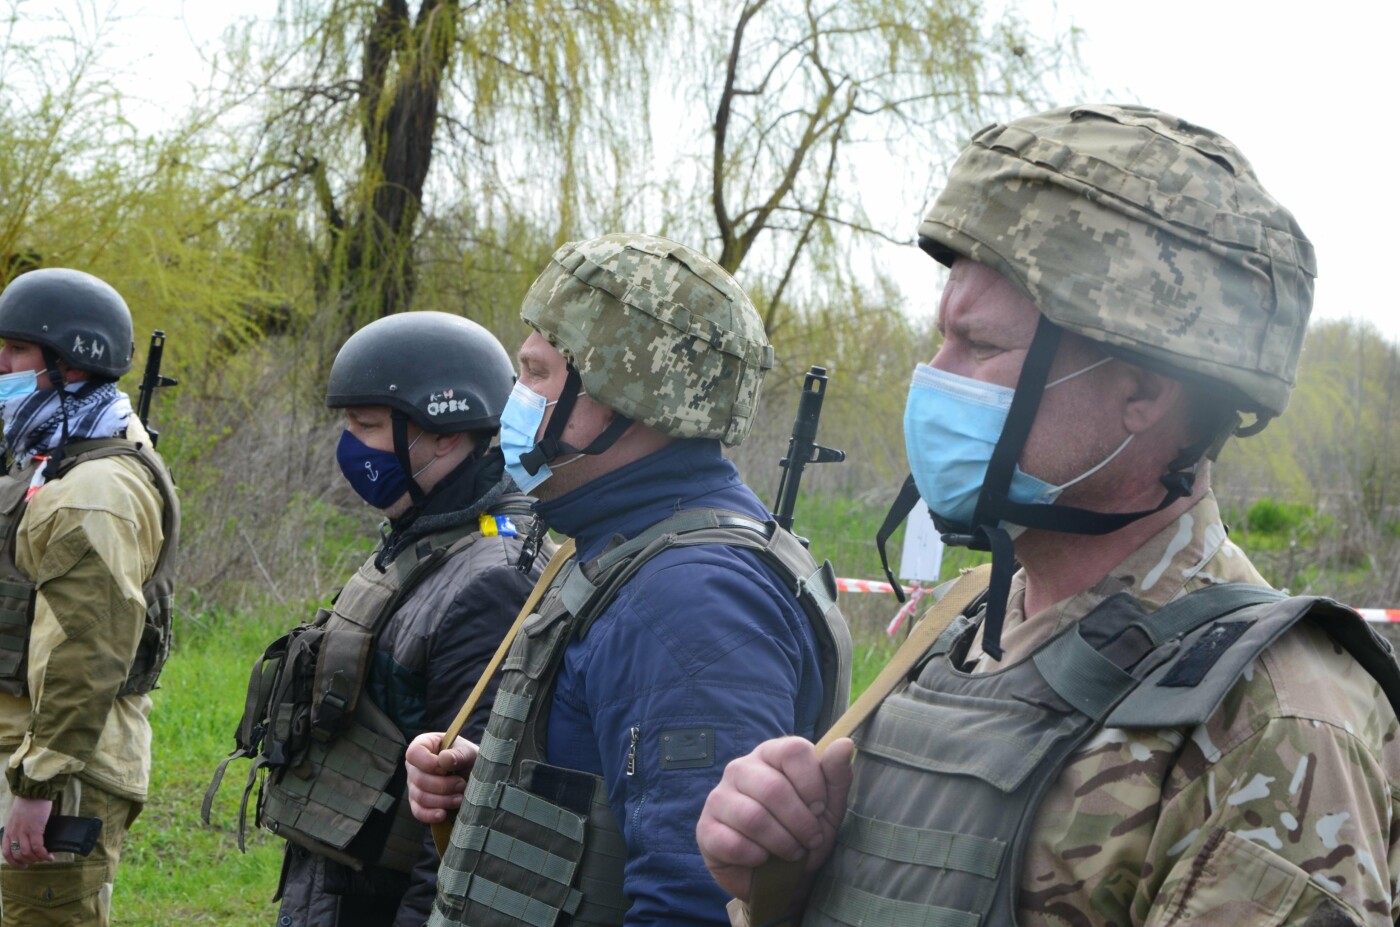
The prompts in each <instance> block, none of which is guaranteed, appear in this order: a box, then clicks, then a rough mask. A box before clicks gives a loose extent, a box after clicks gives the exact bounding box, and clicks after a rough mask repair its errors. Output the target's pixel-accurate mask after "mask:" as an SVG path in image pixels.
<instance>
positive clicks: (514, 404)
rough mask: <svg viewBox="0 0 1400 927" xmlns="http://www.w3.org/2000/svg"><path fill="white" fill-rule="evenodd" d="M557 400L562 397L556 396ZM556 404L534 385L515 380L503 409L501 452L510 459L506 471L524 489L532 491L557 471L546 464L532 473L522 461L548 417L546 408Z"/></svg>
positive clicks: (522, 490) (521, 489) (507, 461)
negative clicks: (535, 388) (536, 389)
mask: <svg viewBox="0 0 1400 927" xmlns="http://www.w3.org/2000/svg"><path fill="white" fill-rule="evenodd" d="M555 401H556V402H557V401H558V400H555ZM552 405H554V403H553V402H548V401H546V400H545V398H544V397H543V396H541V395H540V394H539V393H537V392H535V391H534V390H532V389H530V387H528V386H526V385H525V384H523V383H521V382H520V381H519V380H517V381H516V382H515V386H514V388H513V389H511V391H510V398H509V399H507V400H506V406H505V408H504V409H502V410H501V454H502V455H504V457H505V459H506V473H509V474H510V478H511V479H513V480H515V485H516V486H518V487H520V491H521V492H530V491H531V490H532V489H534V488H535V487H536V486H538V485H540V484H541V483H543V482H544V481H545V480H547V479H549V478H550V477H551V476H553V475H554V471H552V470H550V469H549V464H542V465H541V466H540V469H539V470H538V471H537V472H535V473H533V474H532V473H530V472H529V471H527V470H526V469H525V466H524V465H523V464H522V463H521V462H520V458H521V456H522V455H524V454H526V453H527V452H529V451H530V450H531V449H532V448H533V447H534V446H535V443H536V437H535V436H536V435H538V434H539V433H540V423H541V422H543V421H544V413H545V410H546V409H548V408H549V407H550V406H552Z"/></svg>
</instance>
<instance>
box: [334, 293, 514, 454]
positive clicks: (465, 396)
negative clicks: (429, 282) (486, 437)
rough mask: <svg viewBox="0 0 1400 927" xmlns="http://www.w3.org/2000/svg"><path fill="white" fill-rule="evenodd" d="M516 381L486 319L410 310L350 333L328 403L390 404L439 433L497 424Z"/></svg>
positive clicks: (337, 362) (492, 427) (338, 360)
mask: <svg viewBox="0 0 1400 927" xmlns="http://www.w3.org/2000/svg"><path fill="white" fill-rule="evenodd" d="M514 383H515V368H514V367H513V366H512V365H511V362H510V356H509V355H508V354H506V349H505V348H503V347H501V343H500V342H499V341H497V340H496V336H495V335H492V334H491V333H490V332H489V331H487V330H486V329H484V328H482V327H481V326H480V325H478V324H476V323H475V322H473V321H471V320H469V319H464V318H462V317H461V316H457V315H451V314H450V313H446V312H404V313H400V314H398V315H390V316H385V317H384V318H382V319H377V320H375V321H373V322H371V323H369V324H368V325H366V326H365V327H364V328H362V329H360V330H359V331H357V332H355V334H353V335H351V336H350V339H349V340H348V341H346V342H345V344H344V345H343V346H342V347H341V349H340V353H338V354H336V356H335V363H334V364H332V365H331V375H330V382H329V383H328V384H327V385H326V405H327V406H329V407H330V408H332V409H341V408H344V407H346V406H388V407H389V408H390V409H395V410H397V411H399V412H402V413H404V414H405V415H406V416H408V418H409V419H410V420H412V421H413V423H414V424H416V425H417V426H418V427H419V428H422V429H423V430H424V431H429V432H432V433H433V434H452V433H454V432H458V431H481V430H488V429H489V430H492V431H494V430H495V429H496V428H498V427H499V426H500V423H501V410H502V409H504V408H505V405H506V400H507V399H508V398H510V391H511V387H512V386H513V385H514Z"/></svg>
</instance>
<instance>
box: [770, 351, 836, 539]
mask: <svg viewBox="0 0 1400 927" xmlns="http://www.w3.org/2000/svg"><path fill="white" fill-rule="evenodd" d="M826 381H827V377H826V368H825V367H815V366H814V367H812V369H811V370H809V371H807V376H806V377H805V378H804V379H803V381H802V393H801V395H800V396H798V399H797V417H796V418H794V419H793V421H792V437H791V438H789V439H788V449H787V456H786V457H784V458H783V459H782V460H780V461H778V466H780V467H782V468H783V478H782V479H781V480H780V481H779V482H778V506H777V508H775V509H774V510H773V518H774V520H776V521H777V522H778V524H779V525H781V526H782V527H783V528H785V529H787V530H788V531H791V530H792V512H793V509H794V508H795V507H796V506H797V490H798V487H799V486H801V484H802V471H803V470H804V469H806V467H807V465H808V464H820V463H840V462H841V461H843V460H845V459H846V452H845V451H838V450H835V449H834V448H830V447H822V446H821V445H819V444H817V423H818V422H819V421H820V420H821V417H822V400H824V399H825V398H826ZM801 540H802V543H803V544H806V543H807V541H806V539H805V538H803V539H801Z"/></svg>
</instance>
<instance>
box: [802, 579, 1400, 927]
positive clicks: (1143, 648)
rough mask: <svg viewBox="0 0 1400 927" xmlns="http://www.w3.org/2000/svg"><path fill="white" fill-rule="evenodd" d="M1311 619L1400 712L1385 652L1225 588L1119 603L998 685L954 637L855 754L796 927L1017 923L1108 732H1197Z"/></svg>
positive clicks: (1305, 612)
mask: <svg viewBox="0 0 1400 927" xmlns="http://www.w3.org/2000/svg"><path fill="white" fill-rule="evenodd" d="M1304 618H1307V619H1309V620H1312V621H1316V622H1318V623H1319V624H1320V626H1321V627H1324V628H1325V629H1326V630H1327V632H1328V633H1329V634H1331V635H1332V637H1333V638H1334V639H1335V640H1336V641H1337V642H1338V643H1339V644H1341V645H1342V646H1344V647H1346V649H1347V650H1348V651H1349V652H1350V653H1351V654H1352V656H1353V657H1354V658H1355V659H1356V660H1357V662H1359V663H1360V664H1361V665H1362V666H1363V667H1364V668H1365V669H1366V670H1367V671H1368V672H1370V673H1371V675H1372V676H1373V677H1375V679H1376V680H1377V682H1378V683H1379V684H1380V685H1381V687H1382V689H1383V690H1384V691H1385V692H1386V695H1387V696H1388V697H1389V699H1390V702H1391V704H1392V705H1393V706H1397V710H1398V711H1400V667H1397V665H1396V663H1395V658H1394V655H1393V654H1392V652H1391V648H1390V645H1389V644H1388V643H1387V642H1385V641H1384V640H1382V639H1381V638H1380V637H1378V636H1377V635H1376V634H1375V632H1374V631H1372V630H1371V629H1370V627H1369V626H1368V625H1367V624H1366V623H1365V622H1364V621H1363V620H1362V619H1361V617H1360V616H1359V615H1357V614H1356V613H1355V612H1353V611H1351V610H1350V609H1347V608H1345V607H1344V606H1341V605H1338V604H1337V603H1336V602H1333V601H1331V600H1330V599H1320V598H1311V597H1297V598H1287V597H1285V596H1284V595H1283V594H1282V593H1278V592H1274V591H1272V590H1270V589H1268V588H1266V587H1263V586H1251V585H1244V584H1229V585H1219V586H1212V587H1207V588H1205V589H1202V590H1199V591H1197V592H1195V593H1192V594H1190V595H1188V596H1185V597H1183V598H1181V599H1178V600H1176V601H1175V602H1172V603H1170V604H1168V605H1165V606H1163V607H1162V608H1160V609H1158V610H1157V611H1155V612H1153V613H1152V614H1151V615H1150V616H1149V615H1148V614H1147V613H1146V612H1145V611H1144V610H1143V609H1142V607H1141V605H1140V604H1139V603H1138V602H1137V601H1136V600H1135V599H1133V598H1132V597H1131V596H1128V595H1127V594H1120V595H1117V596H1114V597H1112V598H1110V599H1108V600H1106V601H1105V602H1103V603H1102V604H1101V605H1100V606H1099V607H1098V608H1096V609H1095V610H1094V611H1092V612H1090V613H1089V614H1088V615H1087V616H1085V617H1084V618H1083V619H1082V620H1081V621H1079V622H1078V623H1076V624H1074V625H1071V626H1070V627H1068V628H1066V629H1065V630H1064V631H1062V632H1060V633H1059V634H1058V635H1056V636H1055V637H1053V638H1051V639H1050V640H1049V641H1047V642H1046V643H1045V644H1043V645H1041V646H1040V647H1039V648H1037V649H1036V651H1035V652H1034V653H1033V654H1032V655H1031V656H1030V657H1028V658H1027V659H1025V660H1022V661H1020V662H1019V663H1016V664H1014V665H1012V666H1009V667H1006V668H1004V669H1001V670H998V671H996V672H991V673H969V672H966V671H964V669H963V668H962V667H963V664H964V660H965V658H966V655H967V653H968V648H969V647H970V646H971V644H972V641H973V638H974V636H975V632H976V630H977V625H976V623H975V622H972V621H969V620H968V619H967V618H959V619H957V620H955V621H954V623H953V624H951V625H950V626H949V627H948V629H947V630H946V631H945V632H944V633H943V634H942V635H941V636H940V637H939V638H938V640H937V642H936V643H935V645H934V646H933V647H932V648H931V650H930V652H929V654H928V656H927V657H926V658H925V662H924V663H923V664H922V666H921V667H920V669H919V670H918V673H917V676H916V677H915V678H914V679H912V680H911V681H910V682H909V685H908V688H907V689H905V690H903V691H902V692H900V693H898V694H895V695H892V696H890V697H889V698H887V699H886V700H885V701H884V702H883V703H882V704H881V706H880V708H879V709H878V710H877V712H876V713H875V714H874V715H873V716H872V717H871V718H870V720H869V721H868V722H867V723H866V724H865V725H864V727H863V728H862V729H861V730H860V732H859V733H858V734H857V736H856V745H857V754H856V764H855V781H854V783H853V784H852V786H851V791H850V796H851V799H850V806H849V808H848V810H847V812H846V817H845V819H844V820H843V821H842V824H841V827H840V830H839V832H838V834H837V845H836V848H835V849H834V850H833V853H832V857H831V859H830V860H829V861H828V862H827V864H826V866H825V868H824V869H823V870H822V871H821V873H820V874H819V875H818V878H817V879H816V882H815V888H814V889H813V891H812V894H811V896H810V897H809V899H808V904H807V910H806V914H805V915H804V917H803V920H802V923H803V925H804V927H810V925H835V924H920V925H922V924H928V925H939V927H974V925H978V924H1014V923H1016V907H1017V895H1018V892H1019V890H1020V877H1021V870H1022V866H1023V860H1024V854H1025V850H1026V846H1027V843H1028V841H1029V839H1030V830H1031V826H1032V824H1033V822H1034V820H1035V814H1036V811H1037V809H1038V808H1039V806H1040V802H1041V799H1042V798H1043V796H1044V794H1045V791H1046V790H1047V789H1048V788H1049V787H1050V785H1051V784H1053V783H1054V782H1055V781H1056V780H1057V779H1058V778H1059V774H1060V772H1061V770H1062V769H1063V768H1064V767H1065V764H1066V763H1067V762H1068V761H1069V759H1070V758H1071V756H1072V755H1073V754H1074V753H1075V752H1076V751H1077V750H1078V749H1079V748H1080V747H1081V746H1082V745H1083V744H1084V743H1085V742H1086V741H1087V740H1088V739H1089V738H1091V737H1092V736H1094V734H1095V733H1097V732H1098V731H1099V730H1100V729H1101V728H1104V727H1108V728H1119V729H1130V730H1160V729H1164V728H1183V727H1184V728H1190V727H1194V726H1196V725H1199V724H1203V723H1205V721H1206V720H1207V719H1208V718H1209V717H1210V716H1211V715H1212V714H1213V713H1214V711H1215V709H1216V708H1217V706H1218V705H1219V704H1220V702H1221V701H1222V700H1223V699H1224V698H1225V696H1226V694H1227V693H1228V692H1229V690H1230V688H1231V687H1232V686H1233V685H1234V683H1235V682H1236V681H1237V680H1238V679H1239V678H1240V676H1241V675H1242V674H1243V673H1244V672H1245V671H1246V669H1247V668H1248V667H1249V665H1250V664H1251V663H1252V662H1253V661H1254V659H1255V657H1257V656H1258V655H1259V654H1260V652H1262V651H1263V650H1264V649H1265V648H1266V647H1268V646H1269V645H1270V644H1271V643H1272V642H1273V641H1275V640H1276V639H1277V638H1278V637H1279V635H1281V634H1282V633H1283V632H1284V631H1286V630H1288V628H1290V627H1292V626H1293V625H1294V624H1295V623H1296V622H1298V621H1299V620H1301V619H1304Z"/></svg>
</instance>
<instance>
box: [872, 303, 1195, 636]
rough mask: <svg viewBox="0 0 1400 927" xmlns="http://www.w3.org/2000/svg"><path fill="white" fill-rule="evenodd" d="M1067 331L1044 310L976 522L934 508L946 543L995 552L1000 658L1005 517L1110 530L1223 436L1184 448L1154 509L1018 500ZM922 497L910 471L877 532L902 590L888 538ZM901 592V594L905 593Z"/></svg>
mask: <svg viewBox="0 0 1400 927" xmlns="http://www.w3.org/2000/svg"><path fill="white" fill-rule="evenodd" d="M1060 336H1061V330H1060V328H1059V327H1058V326H1056V325H1055V324H1053V323H1052V322H1050V321H1049V320H1048V319H1046V318H1045V317H1044V316H1041V317H1040V322H1039V323H1038V325H1037V326H1036V330H1035V337H1034V338H1033V339H1032V340H1031V345H1030V349H1029V350H1028V351H1027V353H1026V361H1025V364H1024V366H1023V367H1022V368H1021V375H1020V378H1019V379H1018V380H1017V382H1016V390H1015V394H1014V395H1013V397H1012V400H1011V408H1010V410H1009V411H1008V412H1007V417H1006V425H1005V426H1004V427H1003V428H1002V432H1001V436H1000V437H999V438H998V439H997V443H996V447H995V448H993V450H992V458H991V461H990V462H989V464H988V466H987V476H986V479H985V480H984V481H983V483H982V491H981V493H980V494H979V495H978V497H977V507H976V509H975V510H974V511H973V516H972V524H971V525H958V524H954V523H951V522H949V521H947V520H945V519H943V518H941V517H939V516H938V515H937V514H936V513H934V514H933V521H934V524H935V526H937V528H938V530H939V531H940V532H941V533H942V536H943V543H945V544H947V545H949V546H950V547H966V548H968V549H970V550H983V551H990V552H991V554H992V575H991V584H990V586H989V587H988V589H987V600H986V601H987V608H986V613H985V616H984V618H983V623H982V650H983V651H984V652H985V653H986V654H987V655H988V656H990V657H992V658H993V659H995V660H1000V659H1001V658H1002V656H1003V654H1004V651H1003V650H1002V647H1001V631H1002V625H1003V624H1004V622H1005V620H1006V600H1007V598H1008V596H1009V595H1010V593H1011V577H1012V575H1013V574H1014V573H1015V571H1016V567H1017V563H1016V549H1015V545H1014V543H1013V538H1012V536H1011V533H1010V532H1009V531H1007V529H1006V528H1005V527H1003V522H1005V523H1007V524H1011V525H1019V526H1021V527H1024V528H1033V529H1037V530H1043V531H1058V532H1064V533H1067V534H1083V535H1104V534H1110V533H1112V532H1114V531H1117V530H1118V529H1120V528H1123V527H1125V526H1127V525H1129V524H1132V523H1133V522H1135V521H1137V520H1138V519H1141V518H1146V517H1147V516H1148V515H1153V514H1156V513H1157V512H1160V511H1162V510H1163V509H1165V508H1167V507H1168V506H1170V505H1172V504H1173V503H1175V502H1176V501H1177V500H1178V499H1181V498H1184V497H1186V496H1189V495H1191V493H1192V492H1193V491H1194V489H1195V480H1196V464H1197V463H1198V462H1199V460H1200V459H1201V457H1202V456H1204V455H1205V454H1206V453H1207V452H1208V451H1209V450H1210V449H1211V448H1212V447H1213V446H1214V445H1215V444H1216V442H1217V440H1218V435H1215V434H1210V435H1208V436H1206V437H1205V438H1202V439H1201V440H1198V441H1196V442H1195V443H1193V444H1191V445H1190V446H1188V447H1185V448H1182V450H1181V452H1180V453H1179V454H1178V455H1177V456H1176V458H1175V459H1173V460H1172V462H1171V463H1170V464H1168V466H1167V472H1166V473H1165V474H1164V475H1163V476H1162V477H1161V482H1162V485H1163V486H1164V487H1165V488H1166V495H1165V496H1164V497H1163V498H1162V501H1161V502H1160V503H1159V504H1158V505H1157V506H1156V507H1155V508H1151V509H1143V510H1142V511H1138V512H1096V511H1094V510H1092V509H1083V508H1077V507H1075V506H1070V505H1059V504H1055V503H1049V504H1046V503H1033V504H1027V503H1022V502H1015V501H1013V500H1012V499H1011V498H1010V487H1011V478H1012V475H1013V473H1014V472H1015V468H1016V464H1017V462H1018V461H1019V460H1020V458H1021V452H1022V451H1023V450H1024V449H1025V446H1026V439H1027V437H1028V436H1029V435H1030V431H1031V425H1032V424H1034V422H1035V417H1036V413H1037V412H1038V411H1039V409H1040V400H1041V397H1042V395H1043V394H1044V392H1045V384H1046V381H1047V379H1048V377H1049V373H1050V365H1051V363H1052V362H1053V361H1054V359H1055V353H1056V351H1057V350H1058V349H1059V344H1060ZM917 502H918V488H917V487H916V486H915V485H914V478H913V477H912V476H910V477H909V479H908V480H907V481H906V482H905V484H904V486H903V487H902V488H901V490H900V494H899V496H898V498H897V499H896V500H895V503H894V505H893V506H891V508H890V511H889V514H888V515H886V516H885V521H884V524H882V525H881V527H880V531H879V532H878V533H877V534H876V536H875V537H876V545H877V546H878V547H879V550H880V560H881V562H882V563H883V564H884V565H885V573H886V575H887V576H890V577H891V580H890V582H891V584H892V585H893V586H894V587H895V589H896V590H899V584H898V583H897V582H895V581H894V579H893V573H892V572H891V570H890V567H889V560H888V557H887V556H886V554H885V547H884V545H885V542H886V541H888V539H889V537H890V535H891V534H893V533H894V530H895V528H897V527H898V526H899V524H900V523H901V522H903V521H904V519H905V518H907V517H908V514H909V512H910V511H911V510H912V509H913V507H914V505H915V503H917ZM896 594H897V595H899V596H900V599H901V601H902V600H903V597H902V593H901V592H897V593H896Z"/></svg>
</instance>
